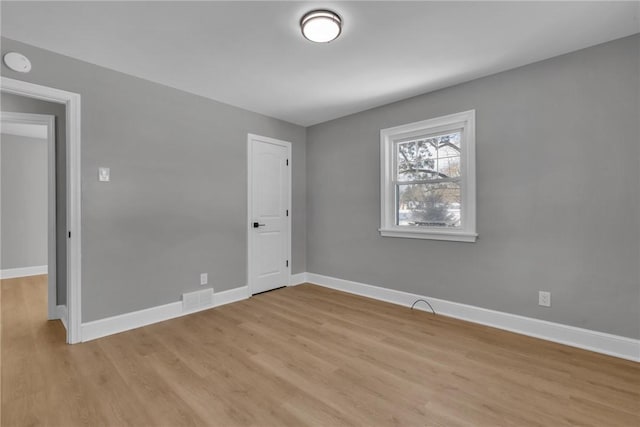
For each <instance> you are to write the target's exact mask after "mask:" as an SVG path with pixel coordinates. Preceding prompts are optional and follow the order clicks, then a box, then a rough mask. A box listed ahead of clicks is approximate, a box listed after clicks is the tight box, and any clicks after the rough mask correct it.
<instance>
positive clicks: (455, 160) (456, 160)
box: [438, 157, 460, 178]
mask: <svg viewBox="0 0 640 427" xmlns="http://www.w3.org/2000/svg"><path fill="white" fill-rule="evenodd" d="M438 172H439V173H440V174H441V175H440V177H441V178H457V177H459V176H460V157H445V158H444V159H442V158H440V159H438Z"/></svg>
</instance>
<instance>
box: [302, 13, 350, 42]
mask: <svg viewBox="0 0 640 427" xmlns="http://www.w3.org/2000/svg"><path fill="white" fill-rule="evenodd" d="M300 28H301V29H302V35H303V36H304V37H305V38H306V39H307V40H311V41H312V42H316V43H328V42H330V41H332V40H335V39H336V38H338V36H339V35H340V32H341V31H342V19H340V16H338V14H337V13H335V12H332V11H330V10H312V11H311V12H309V13H307V14H305V15H304V16H303V17H302V19H301V20H300Z"/></svg>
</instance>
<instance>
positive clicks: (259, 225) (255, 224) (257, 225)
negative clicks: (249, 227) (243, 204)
mask: <svg viewBox="0 0 640 427" xmlns="http://www.w3.org/2000/svg"><path fill="white" fill-rule="evenodd" d="M264 226H265V224H258V223H257V222H254V223H253V228H258V227H264Z"/></svg>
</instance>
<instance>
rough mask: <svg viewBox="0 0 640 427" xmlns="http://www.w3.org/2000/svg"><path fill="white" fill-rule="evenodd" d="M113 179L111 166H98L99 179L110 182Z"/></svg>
mask: <svg viewBox="0 0 640 427" xmlns="http://www.w3.org/2000/svg"><path fill="white" fill-rule="evenodd" d="M110 180H111V170H110V169H109V168H98V181H100V182H109V181H110Z"/></svg>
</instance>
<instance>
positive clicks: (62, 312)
mask: <svg viewBox="0 0 640 427" xmlns="http://www.w3.org/2000/svg"><path fill="white" fill-rule="evenodd" d="M56 316H57V317H56V318H57V319H60V321H61V322H62V325H63V326H64V328H65V329H68V328H67V317H68V313H67V306H66V305H58V306H56Z"/></svg>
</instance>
